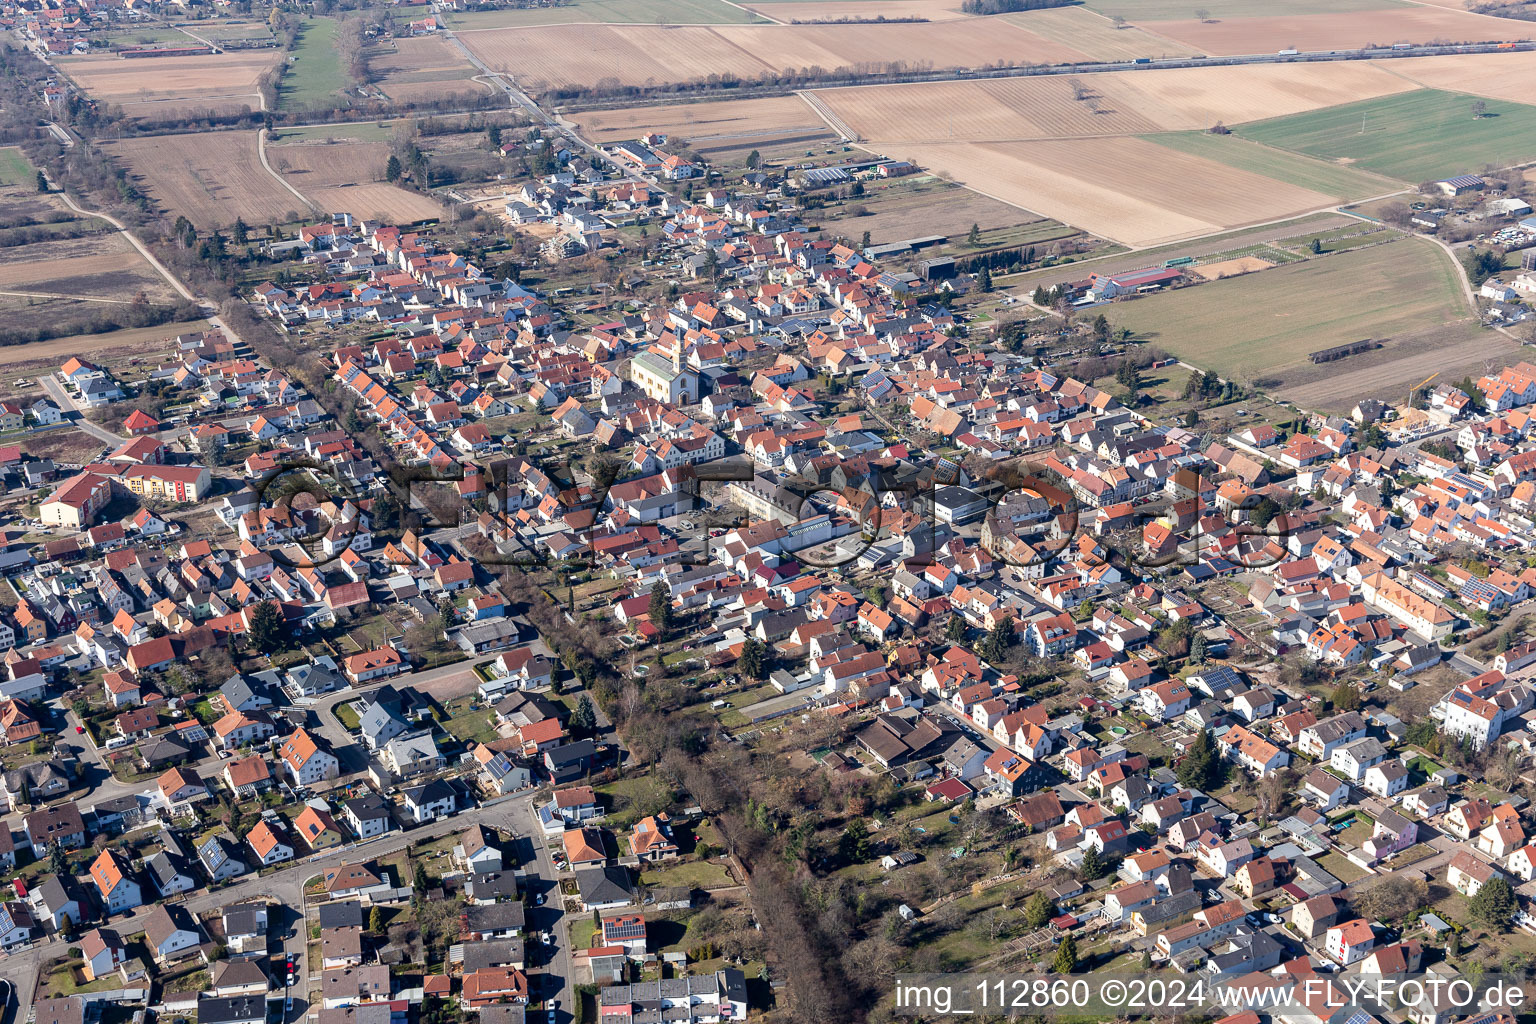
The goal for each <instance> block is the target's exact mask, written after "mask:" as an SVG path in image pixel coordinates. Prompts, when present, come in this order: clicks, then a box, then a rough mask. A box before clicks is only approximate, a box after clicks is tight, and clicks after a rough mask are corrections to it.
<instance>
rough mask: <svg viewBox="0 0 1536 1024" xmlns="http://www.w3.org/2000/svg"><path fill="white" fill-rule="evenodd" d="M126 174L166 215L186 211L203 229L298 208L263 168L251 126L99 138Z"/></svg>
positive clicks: (271, 217) (264, 218)
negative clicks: (240, 129) (239, 129)
mask: <svg viewBox="0 0 1536 1024" xmlns="http://www.w3.org/2000/svg"><path fill="white" fill-rule="evenodd" d="M102 148H104V149H105V150H106V151H107V152H108V153H110V154H111V155H112V156H113V158H114V159H117V160H119V161H121V162H122V163H123V164H125V165H126V166H127V168H128V176H129V179H130V180H131V181H133V183H134V184H135V185H137V186H138V187H139V188H140V189H141V190H142V191H143V192H144V193H145V194H146V195H148V196H149V197H150V199H151V200H152V201H153V202H154V203H155V204H156V205H157V206H159V207H161V208H162V209H164V210H165V211H166V212H167V213H168V214H169V215H170V216H172V217H175V216H177V215H178V214H180V215H184V216H185V217H186V218H187V219H188V220H190V221H191V222H192V223H193V224H196V225H197V226H198V227H199V228H201V229H203V230H205V231H206V230H208V229H209V228H212V227H214V226H216V225H221V226H227V225H230V224H233V223H234V222H235V220H236V218H243V219H244V220H245V222H246V223H247V224H265V223H267V222H268V221H271V220H286V219H288V218H287V216H286V215H287V213H288V212H289V211H295V212H302V211H303V210H304V204H303V203H302V202H300V201H299V199H298V197H297V196H295V195H294V194H293V193H292V192H289V191H288V190H287V189H285V188H283V186H282V184H281V183H280V182H279V181H278V180H277V179H276V178H274V177H273V176H272V175H271V174H268V173H267V170H266V168H264V167H262V166H261V159H260V158H259V156H258V155H257V152H256V133H255V132H229V131H226V132H198V133H194V134H191V135H167V136H161V137H146V138H138V139H121V140H118V141H115V142H104V143H102Z"/></svg>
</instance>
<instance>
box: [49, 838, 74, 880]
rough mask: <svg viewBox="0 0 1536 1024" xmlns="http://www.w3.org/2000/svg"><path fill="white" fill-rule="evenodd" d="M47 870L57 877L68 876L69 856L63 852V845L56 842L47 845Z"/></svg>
mask: <svg viewBox="0 0 1536 1024" xmlns="http://www.w3.org/2000/svg"><path fill="white" fill-rule="evenodd" d="M48 870H49V871H52V872H53V873H54V874H55V875H59V876H65V875H68V874H69V855H68V854H67V853H65V852H64V844H63V843H61V842H59V841H57V840H55V841H53V842H51V843H49V844H48Z"/></svg>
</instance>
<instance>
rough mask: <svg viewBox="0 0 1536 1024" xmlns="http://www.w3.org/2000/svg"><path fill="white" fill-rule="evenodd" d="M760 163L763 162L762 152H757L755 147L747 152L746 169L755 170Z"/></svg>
mask: <svg viewBox="0 0 1536 1024" xmlns="http://www.w3.org/2000/svg"><path fill="white" fill-rule="evenodd" d="M762 164H763V154H761V153H759V152H758V151H757V150H755V149H754V150H753V151H752V152H750V153H748V154H747V170H749V171H755V170H757V169H758V168H759V167H761V166H762Z"/></svg>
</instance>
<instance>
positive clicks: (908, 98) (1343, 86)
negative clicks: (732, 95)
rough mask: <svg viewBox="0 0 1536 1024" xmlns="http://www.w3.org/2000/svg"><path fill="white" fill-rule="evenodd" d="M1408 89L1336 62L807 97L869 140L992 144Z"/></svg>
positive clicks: (1194, 121) (1206, 122)
mask: <svg viewBox="0 0 1536 1024" xmlns="http://www.w3.org/2000/svg"><path fill="white" fill-rule="evenodd" d="M1414 88H1416V86H1415V85H1414V83H1412V82H1410V81H1408V80H1406V79H1404V78H1401V77H1399V76H1397V75H1393V74H1390V73H1388V72H1386V71H1384V70H1382V69H1381V68H1378V67H1374V66H1372V65H1368V64H1344V63H1340V64H1312V65H1296V64H1266V65H1253V66H1246V67H1232V68H1171V69H1166V70H1157V71H1126V72H1112V73H1108V74H1098V75H1079V76H1070V77H1069V76H1050V77H1042V78H1002V79H987V80H984V81H976V82H934V83H915V84H902V85H874V86H860V87H858V88H851V89H819V90H817V91H816V93H815V95H816V96H818V97H820V98H821V100H822V101H823V102H825V103H826V104H827V105H828V106H829V107H831V108H832V109H833V110H834V111H835V112H836V113H837V115H838V116H839V117H841V118H842V119H843V120H844V121H846V122H847V123H848V125H849V126H850V127H852V128H853V129H854V131H856V132H857V133H858V134H859V137H860V138H862V139H867V140H870V141H872V142H877V143H878V142H885V141H912V142H941V141H942V142H947V141H951V140H954V141H974V142H996V141H1011V140H1025V139H1044V138H1064V137H1071V136H1088V135H1143V134H1149V133H1151V132H1156V131H1188V130H1192V129H1205V128H1209V127H1211V126H1212V125H1214V124H1216V123H1217V122H1218V121H1222V122H1225V123H1226V124H1229V125H1231V124H1238V123H1241V122H1243V121H1253V120H1258V119H1261V118H1270V117H1281V116H1285V115H1287V114H1294V113H1299V112H1302V111H1308V110H1314V109H1317V108H1319V107H1326V106H1332V105H1334V104H1337V103H1345V102H1349V101H1350V100H1357V99H1370V98H1374V97H1377V96H1384V95H1390V94H1393V93H1399V92H1407V91H1411V90H1413V89H1414ZM1080 93H1081V94H1083V95H1084V98H1083V99H1077V98H1075V97H1076V96H1078V95H1079V94H1080Z"/></svg>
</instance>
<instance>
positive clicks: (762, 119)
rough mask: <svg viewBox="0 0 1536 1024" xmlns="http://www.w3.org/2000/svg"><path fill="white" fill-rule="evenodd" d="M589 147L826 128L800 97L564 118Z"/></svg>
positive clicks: (591, 112)
mask: <svg viewBox="0 0 1536 1024" xmlns="http://www.w3.org/2000/svg"><path fill="white" fill-rule="evenodd" d="M568 116H569V117H570V119H571V120H573V121H575V122H576V123H577V124H579V125H581V129H582V134H584V135H585V136H586V137H587V138H589V139H591V140H593V141H594V142H600V143H609V142H622V141H624V140H627V139H634V138H637V137H639V136H640V135H642V134H644V133H646V132H660V133H662V134H664V135H670V136H675V137H677V138H681V139H687V140H688V141H689V142H690V143H697V142H699V141H700V140H710V139H724V138H742V137H748V136H752V135H775V134H782V133H785V132H791V131H796V130H799V129H806V130H825V129H826V127H827V125H826V122H825V121H823V120H822V119H821V118H820V117H818V116H817V115H816V113H815V112H814V111H812V110H811V108H810V107H808V106H807V105H806V104H805V101H804V100H802V99H801V98H800V97H799V96H773V97H770V98H768V99H761V100H722V101H720V102H717V103H678V104H674V105H671V106H661V107H623V108H619V109H616V110H583V111H581V112H579V113H574V114H570V115H568Z"/></svg>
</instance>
